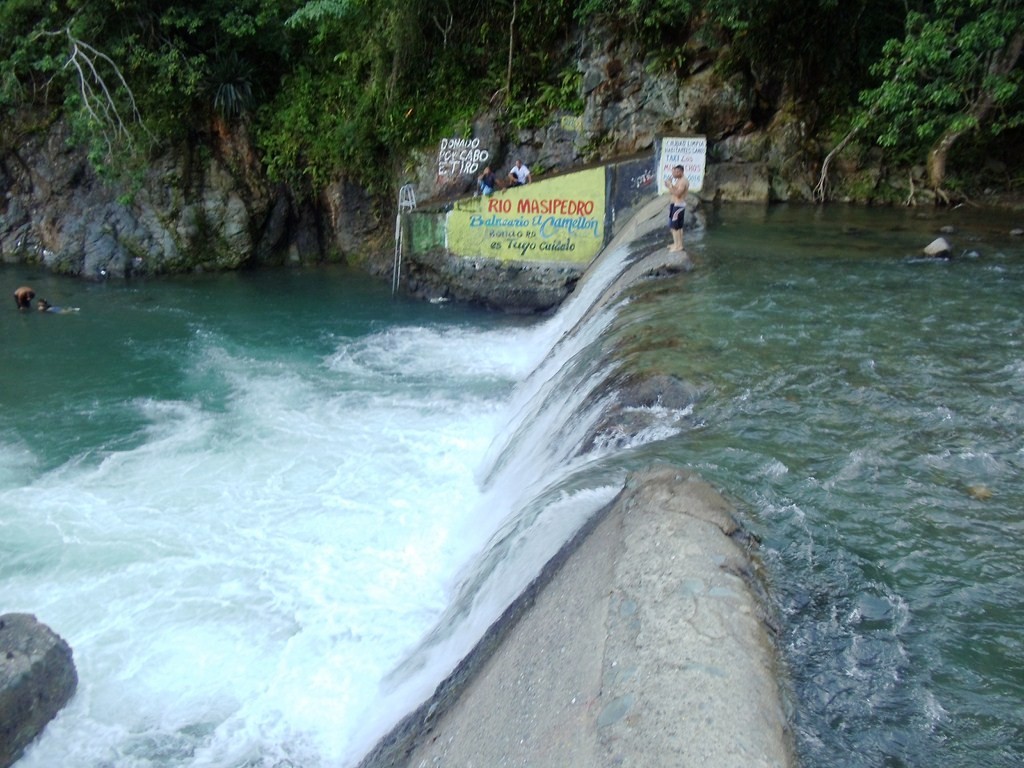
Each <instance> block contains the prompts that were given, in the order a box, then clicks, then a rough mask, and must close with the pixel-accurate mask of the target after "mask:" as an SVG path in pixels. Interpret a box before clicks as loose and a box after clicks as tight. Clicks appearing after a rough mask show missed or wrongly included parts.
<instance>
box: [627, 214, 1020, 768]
mask: <svg viewBox="0 0 1024 768" xmlns="http://www.w3.org/2000/svg"><path fill="white" fill-rule="evenodd" d="M950 219H952V220H953V221H956V222H957V225H958V227H959V230H960V231H959V232H958V233H957V234H956V235H952V236H947V237H949V239H950V240H952V241H953V242H954V243H959V244H961V246H962V247H961V248H960V249H959V250H968V251H971V252H972V253H970V254H968V255H966V256H965V257H963V258H961V259H957V260H954V261H951V262H940V261H930V260H925V259H920V258H918V257H917V255H916V254H917V251H918V249H919V248H920V247H922V246H923V245H924V244H926V243H927V242H929V241H930V239H931V238H933V237H934V236H936V229H937V227H938V226H939V223H937V220H921V219H918V218H916V217H914V216H913V215H912V214H910V213H905V212H902V211H850V210H843V211H838V212H836V211H826V212H825V213H822V212H820V211H817V212H815V211H807V210H798V211H793V210H787V209H784V208H783V209H779V210H775V211H772V212H770V213H769V214H767V215H763V214H761V213H752V212H749V211H742V210H735V209H726V211H725V212H724V213H723V214H722V216H721V219H720V220H719V221H718V223H717V226H716V227H713V228H712V229H711V230H710V231H709V232H708V233H707V236H706V237H705V238H704V239H703V241H702V242H700V243H698V244H696V246H695V247H694V250H695V255H696V257H697V262H698V271H697V272H696V273H695V274H694V275H693V276H692V277H690V278H688V279H686V280H684V281H679V283H678V284H676V285H675V286H667V285H662V286H652V287H649V288H648V289H646V292H645V293H646V294H647V295H646V298H642V299H641V300H638V301H637V302H635V304H634V306H633V307H631V309H630V310H629V314H631V315H632V317H633V321H634V322H636V321H642V322H644V323H646V324H648V327H650V328H651V329H653V330H652V332H654V333H662V334H664V335H665V337H666V339H670V344H667V345H666V347H667V348H668V352H667V353H666V354H664V355H663V357H662V361H661V364H662V365H668V366H671V367H672V368H673V369H674V370H675V371H677V372H678V373H679V374H680V375H682V376H684V377H686V378H689V379H690V380H692V381H694V382H695V383H697V384H699V385H700V387H701V389H702V390H703V392H704V397H703V398H702V401H701V402H700V403H698V405H697V408H696V415H697V417H698V419H699V421H700V424H701V426H700V428H699V429H698V430H697V431H695V432H692V433H690V434H689V435H687V436H685V438H682V439H680V440H677V441H675V442H674V443H673V444H672V445H665V446H662V448H661V449H660V450H661V453H662V455H665V454H669V455H672V456H673V457H674V458H676V459H678V460H683V461H687V462H690V463H692V464H694V465H695V466H696V467H697V468H698V469H699V470H700V471H701V472H702V473H703V474H704V475H705V476H707V477H708V478H709V479H711V480H712V481H713V482H716V483H717V484H718V485H719V486H720V487H723V488H725V489H727V490H728V491H729V492H731V493H733V494H734V495H735V496H736V497H738V498H739V499H740V501H741V505H742V506H744V507H745V508H746V513H747V515H748V517H749V519H750V520H751V522H752V525H753V526H754V527H755V528H756V529H757V531H758V533H759V534H760V535H761V536H762V537H763V539H764V542H765V548H764V556H765V558H766V560H767V562H768V565H769V570H770V576H771V580H772V582H773V588H774V592H775V594H776V596H777V598H778V601H779V604H780V608H781V611H782V613H783V615H784V618H785V623H786V629H785V633H784V637H783V644H784V648H785V656H786V661H787V663H788V665H789V667H790V669H791V671H792V675H793V679H794V685H795V693H796V698H797V701H798V705H797V729H798V741H799V749H800V753H801V757H802V761H803V763H804V764H805V765H807V766H821V765H829V766H881V765H886V766H932V765H941V766H964V768H967V766H979V765H985V766H1005V767H1006V768H1010V766H1017V765H1021V764H1024V717H1022V712H1024V622H1022V620H1021V616H1022V615H1024V614H1022V609H1024V555H1022V554H1021V552H1022V547H1024V472H1022V470H1024V440H1022V437H1021V435H1022V434H1024V377H1022V373H1024V253H1022V251H1024V248H1022V245H1024V244H1022V243H1021V241H1020V239H1019V238H1018V239H1016V240H1015V239H1012V238H1010V237H1009V236H1008V234H1007V233H1008V232H1009V229H1010V228H1011V226H1013V223H1012V222H1010V221H1007V220H1006V219H1005V218H1003V219H1000V220H998V221H992V220H987V219H985V218H982V217H977V218H974V219H973V220H972V219H968V218H967V216H966V215H964V216H962V217H961V218H958V215H957V214H956V213H953V214H951V215H950ZM950 219H946V220H945V221H948V220H950ZM945 221H943V222H942V223H945ZM955 247H956V246H955ZM638 360H640V361H641V363H642V364H644V365H650V361H649V360H642V359H641V358H638Z"/></svg>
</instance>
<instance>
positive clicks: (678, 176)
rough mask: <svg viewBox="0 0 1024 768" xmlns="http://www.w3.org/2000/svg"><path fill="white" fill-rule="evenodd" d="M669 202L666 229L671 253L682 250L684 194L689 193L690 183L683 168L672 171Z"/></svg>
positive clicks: (684, 215)
mask: <svg viewBox="0 0 1024 768" xmlns="http://www.w3.org/2000/svg"><path fill="white" fill-rule="evenodd" d="M668 191H669V195H671V201H670V202H669V204H668V228H669V230H671V232H672V245H670V246H669V247H668V249H669V250H670V251H672V252H679V251H682V250H683V223H684V221H685V219H686V193H687V192H689V191H690V182H689V181H688V180H687V178H686V174H684V173H683V166H681V165H677V166H676V167H675V168H673V169H672V176H671V178H670V179H669V187H668Z"/></svg>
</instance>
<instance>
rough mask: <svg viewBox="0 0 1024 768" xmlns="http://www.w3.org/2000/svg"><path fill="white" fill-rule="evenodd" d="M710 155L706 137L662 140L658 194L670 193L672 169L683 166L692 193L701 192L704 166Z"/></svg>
mask: <svg viewBox="0 0 1024 768" xmlns="http://www.w3.org/2000/svg"><path fill="white" fill-rule="evenodd" d="M707 154H708V139H707V137H706V136H669V137H666V138H664V139H662V140H661V155H660V156H659V157H658V174H657V175H658V194H662V193H664V192H667V191H668V180H669V178H671V176H672V169H673V168H675V167H676V166H677V165H681V166H683V174H684V175H685V176H686V178H687V180H688V181H689V182H690V191H691V192H700V190H701V187H703V186H704V164H705V161H706V159H707Z"/></svg>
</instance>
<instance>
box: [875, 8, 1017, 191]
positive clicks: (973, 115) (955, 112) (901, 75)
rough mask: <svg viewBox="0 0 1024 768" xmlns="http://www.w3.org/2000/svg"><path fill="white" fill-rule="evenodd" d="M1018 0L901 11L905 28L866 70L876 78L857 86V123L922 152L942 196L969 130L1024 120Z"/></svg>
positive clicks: (888, 143) (998, 128)
mask: <svg viewBox="0 0 1024 768" xmlns="http://www.w3.org/2000/svg"><path fill="white" fill-rule="evenodd" d="M1022 13H1024V8H1022V7H1021V2H1020V0H937V2H935V4H934V6H933V8H932V9H931V10H930V12H928V13H925V12H919V11H912V12H910V13H908V14H907V20H906V30H905V34H904V36H903V37H902V38H900V39H893V40H890V41H889V42H888V43H887V44H886V46H885V48H884V50H883V54H882V57H881V59H880V60H879V61H878V63H877V64H875V66H874V67H873V68H872V72H873V73H874V74H875V75H877V76H878V77H880V78H881V83H880V84H879V85H878V86H877V87H875V88H872V89H870V90H866V91H864V92H863V93H862V94H861V104H862V106H863V109H862V111H861V113H860V115H859V116H858V119H857V121H856V123H855V129H857V130H860V129H868V130H872V131H875V132H876V133H875V135H876V136H877V141H878V143H879V144H880V145H881V146H883V147H891V148H895V149H898V150H902V151H905V152H908V153H910V154H915V153H917V154H920V155H925V156H926V157H927V167H928V181H929V184H930V185H931V187H932V189H933V190H935V192H936V193H937V194H938V195H939V197H940V198H941V199H944V200H947V201H948V195H947V193H946V192H945V191H944V190H943V185H944V183H945V181H946V165H947V160H948V158H949V154H950V152H951V150H952V149H953V147H954V145H955V144H956V142H957V141H958V140H959V139H960V138H961V137H962V136H963V135H964V134H965V133H967V132H968V131H981V130H985V131H988V132H989V133H990V134H991V135H997V134H999V133H1000V132H1002V131H1004V130H1006V129H1007V128H1012V127H1016V126H1020V125H1024V111H1022V107H1024V99H1022V95H1024V92H1022V89H1021V76H1022V73H1021V70H1020V69H1019V68H1018V62H1019V60H1020V55H1021V49H1022V46H1024V26H1022V24H1024V17H1022Z"/></svg>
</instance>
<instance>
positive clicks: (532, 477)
mask: <svg viewBox="0 0 1024 768" xmlns="http://www.w3.org/2000/svg"><path fill="white" fill-rule="evenodd" d="M663 213H664V205H663V204H662V202H661V201H657V200H655V201H652V202H651V203H650V204H648V205H646V206H644V207H643V208H642V209H641V210H640V211H639V212H638V213H637V214H636V215H635V216H634V217H633V218H632V219H631V220H630V221H629V222H628V224H627V226H625V227H624V228H623V230H622V231H621V232H620V233H619V234H618V236H617V237H616V238H615V239H614V240H613V241H612V242H611V243H610V244H609V245H608V247H607V248H605V249H604V251H602V253H601V254H600V255H599V256H598V257H597V259H596V260H595V262H594V263H593V264H592V265H591V267H590V269H589V270H588V272H587V274H586V275H585V276H584V278H583V279H582V280H581V281H580V283H579V284H578V285H577V288H576V290H575V291H574V293H573V294H572V296H570V298H569V299H568V300H567V302H566V303H565V304H564V305H563V306H562V308H561V309H560V310H559V311H558V312H557V313H556V314H555V315H554V316H553V317H552V318H550V319H549V320H548V321H547V322H545V323H543V324H542V325H541V326H540V327H538V328H537V329H536V332H535V333H536V337H535V339H534V348H535V349H538V350H540V353H539V354H538V359H537V363H536V367H535V368H534V369H533V371H532V372H531V373H530V374H529V375H528V376H527V377H526V378H525V379H524V380H523V381H522V382H521V383H520V384H519V385H518V386H517V388H516V389H515V391H514V393H513V395H512V398H511V401H510V403H509V406H508V409H507V419H506V422H505V424H504V427H503V428H502V429H501V430H500V431H499V433H498V435H497V437H496V438H495V439H494V441H493V442H492V444H491V446H490V448H489V449H488V452H487V454H486V456H485V457H484V460H483V461H482V463H481V466H480V467H479V468H478V470H477V478H478V482H479V484H480V485H481V487H482V489H483V496H482V498H481V501H480V503H479V506H478V508H477V510H476V512H475V513H474V514H473V516H472V517H473V520H474V521H475V523H476V526H475V530H474V531H473V535H474V536H477V537H480V544H479V555H478V556H477V557H475V558H474V559H473V560H472V561H471V562H470V563H468V564H467V565H466V567H465V568H463V569H462V571H461V572H460V573H459V574H458V576H457V578H456V579H455V581H454V583H453V585H452V593H453V597H452V599H451V601H450V604H449V607H448V609H447V610H446V611H445V613H444V614H443V615H442V616H441V618H440V620H439V621H438V622H437V624H436V626H435V627H434V629H433V630H432V631H431V632H429V633H428V634H427V635H426V637H425V638H424V640H423V641H422V643H420V644H419V645H418V647H417V648H416V649H415V650H414V651H413V652H412V653H410V654H409V656H408V657H407V658H406V659H405V661H404V662H403V663H402V664H400V665H399V666H398V667H397V668H396V669H395V670H394V671H393V672H392V673H391V674H390V675H389V676H388V677H387V678H386V680H385V681H384V688H385V690H384V691H383V692H382V693H383V695H384V696H386V697H389V698H391V699H393V700H394V701H395V702H396V705H395V707H389V706H385V707H383V708H382V711H384V712H390V713H392V714H393V713H394V712H395V711H396V710H398V709H400V708H401V707H402V706H403V705H402V704H400V703H399V702H416V701H424V700H426V699H427V698H428V697H429V696H430V695H431V693H432V692H433V690H434V689H435V687H436V686H437V685H438V683H439V682H440V681H441V680H442V679H443V678H444V677H445V676H446V675H447V674H449V673H450V672H451V670H452V669H453V668H454V667H455V665H456V664H458V663H459V661H460V660H461V659H463V658H465V657H466V656H467V654H468V653H469V652H470V651H471V650H472V649H473V646H474V645H476V644H477V642H478V641H479V640H480V638H481V637H482V636H483V635H484V633H485V632H486V631H487V630H488V628H489V627H490V626H491V625H492V624H493V623H494V622H495V621H497V620H498V619H499V617H500V616H501V615H502V613H503V612H504V611H505V610H506V608H507V607H508V606H509V605H510V604H511V603H512V602H513V601H514V600H515V599H516V598H517V597H518V596H519V595H520V594H521V593H522V592H523V590H524V589H526V587H527V586H528V585H529V584H530V582H531V581H532V580H533V579H534V578H535V577H536V576H537V574H538V573H539V572H540V570H541V569H542V568H543V566H544V565H545V564H546V563H547V562H548V561H549V560H550V559H551V558H552V557H553V556H554V555H555V554H556V553H557V552H558V551H559V550H560V549H561V548H562V547H563V545H564V544H565V543H566V542H567V541H568V540H569V539H571V538H572V537H573V535H574V534H575V533H577V532H578V531H579V530H580V529H581V528H582V527H583V526H584V525H585V524H586V523H587V521H588V520H589V519H590V518H591V517H592V516H593V515H594V514H595V513H596V512H598V511H599V510H600V509H602V508H603V507H605V506H606V505H607V504H608V503H609V502H610V501H611V500H612V499H613V498H614V497H615V495H616V494H617V493H618V491H619V490H620V488H621V486H622V483H623V480H624V472H623V471H622V470H621V469H615V468H614V467H610V466H602V461H601V460H602V459H604V458H606V457H609V455H611V454H616V453H618V452H620V451H621V450H623V448H625V449H627V450H628V449H629V448H631V447H635V446H636V445H639V444H642V443H643V442H646V441H649V440H650V439H651V437H652V436H653V433H645V434H643V435H638V436H636V437H635V440H633V441H627V442H626V443H625V444H624V445H623V444H622V443H620V442H614V441H607V440H599V439H595V436H596V433H597V432H598V431H599V430H600V425H601V422H602V419H603V418H604V417H605V415H606V414H607V413H608V411H609V410H610V409H611V408H612V407H613V406H614V405H615V404H616V402H617V394H616V391H615V388H614V386H612V385H611V384H612V382H614V380H615V374H616V372H617V369H618V363H617V362H616V361H615V360H614V359H613V358H611V357H610V356H609V355H608V354H607V353H606V352H605V350H604V349H603V347H602V343H601V342H602V340H603V339H604V337H605V334H606V333H607V331H608V329H609V327H610V326H611V325H612V323H613V322H614V319H615V316H616V313H617V312H618V310H619V308H620V307H621V306H622V305H623V302H625V301H628V298H627V289H628V288H629V286H630V285H632V284H633V283H635V282H636V281H637V280H638V279H640V278H641V277H643V276H645V275H649V274H651V273H653V272H655V271H657V270H658V269H661V268H665V267H669V268H673V269H674V268H678V266H679V265H680V262H679V261H678V260H676V259H674V255H673V254H669V253H667V252H666V250H665V243H664V242H663V240H664V238H663V237H651V236H650V235H651V234H652V232H653V231H655V230H660V228H661V227H660V225H661V223H662V222H661V216H662V214H663ZM666 434H668V433H661V434H660V435H659V436H665V435H666ZM405 708H406V709H407V708H408V706H407V705H405ZM368 726H369V727H368V728H367V730H366V731H365V732H364V734H363V741H364V746H365V747H367V748H368V747H369V746H370V742H372V741H373V740H375V739H376V738H377V737H378V736H379V735H380V732H381V730H382V729H383V728H385V727H387V724H385V723H372V724H368Z"/></svg>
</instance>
